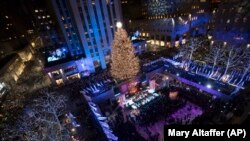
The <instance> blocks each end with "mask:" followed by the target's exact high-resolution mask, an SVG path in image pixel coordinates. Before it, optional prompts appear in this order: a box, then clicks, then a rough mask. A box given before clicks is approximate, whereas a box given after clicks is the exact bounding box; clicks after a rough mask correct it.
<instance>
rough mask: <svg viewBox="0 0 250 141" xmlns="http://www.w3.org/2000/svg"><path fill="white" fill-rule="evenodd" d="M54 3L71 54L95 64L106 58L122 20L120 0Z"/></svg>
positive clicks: (62, 1)
mask: <svg viewBox="0 0 250 141" xmlns="http://www.w3.org/2000/svg"><path fill="white" fill-rule="evenodd" d="M53 6H54V9H55V12H56V16H57V18H58V22H59V24H60V27H61V30H62V31H63V34H64V37H65V40H66V42H67V45H68V48H69V51H70V54H71V56H75V55H83V54H84V55H85V56H86V57H87V58H91V60H93V63H94V65H95V66H96V67H98V66H101V68H103V69H105V68H106V63H107V62H106V61H107V60H106V59H105V57H107V56H108V55H109V52H110V46H111V43H112V40H113V36H114V32H115V23H116V22H117V21H121V12H120V8H119V7H120V1H119V0H53Z"/></svg>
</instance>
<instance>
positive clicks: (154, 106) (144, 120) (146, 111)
mask: <svg viewBox="0 0 250 141" xmlns="http://www.w3.org/2000/svg"><path fill="white" fill-rule="evenodd" d="M184 104H185V103H184V101H183V100H181V99H177V100H174V101H172V100H170V99H169V98H168V97H167V96H160V97H157V98H156V99H154V100H152V101H151V102H149V103H148V104H146V105H143V106H142V107H140V109H139V114H137V115H136V116H129V119H130V120H131V121H132V122H133V123H136V124H140V125H150V124H153V123H154V122H155V121H157V120H158V119H159V118H162V117H167V116H168V115H169V114H171V113H173V112H174V111H176V110H177V109H179V108H180V107H182V106H184Z"/></svg>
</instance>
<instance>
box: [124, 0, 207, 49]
mask: <svg viewBox="0 0 250 141" xmlns="http://www.w3.org/2000/svg"><path fill="white" fill-rule="evenodd" d="M208 3H209V2H208V1H206V0H146V1H143V2H141V4H142V5H141V9H142V10H141V15H142V17H141V19H136V20H133V19H129V20H128V21H127V24H128V26H127V27H128V31H130V32H134V31H136V30H139V31H140V33H141V35H140V36H141V38H143V39H147V40H148V41H150V43H151V44H152V45H158V46H164V47H170V46H171V47H173V46H175V47H178V46H179V45H180V44H183V43H185V42H186V40H185V38H186V36H188V34H193V35H198V34H205V33H206V32H207V25H208V22H209V19H210V15H209V7H208V6H207V5H208Z"/></svg>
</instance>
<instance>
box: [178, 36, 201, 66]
mask: <svg viewBox="0 0 250 141" xmlns="http://www.w3.org/2000/svg"><path fill="white" fill-rule="evenodd" d="M202 43H203V39H202V38H190V39H189V40H188V41H187V43H186V44H184V45H182V46H181V47H180V49H179V54H180V55H181V56H182V62H183V66H184V68H185V69H186V70H188V69H189V65H190V63H191V61H192V59H193V54H194V52H195V51H196V50H197V49H198V48H200V47H202Z"/></svg>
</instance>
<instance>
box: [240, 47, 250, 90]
mask: <svg viewBox="0 0 250 141" xmlns="http://www.w3.org/2000/svg"><path fill="white" fill-rule="evenodd" d="M249 58H250V48H249V47H248V48H246V49H245V50H244V56H243V59H242V62H243V65H242V69H243V74H242V75H241V79H240V81H239V82H238V86H240V87H241V86H243V85H244V81H245V80H246V76H247V74H248V73H249V70H250V59H249Z"/></svg>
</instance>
